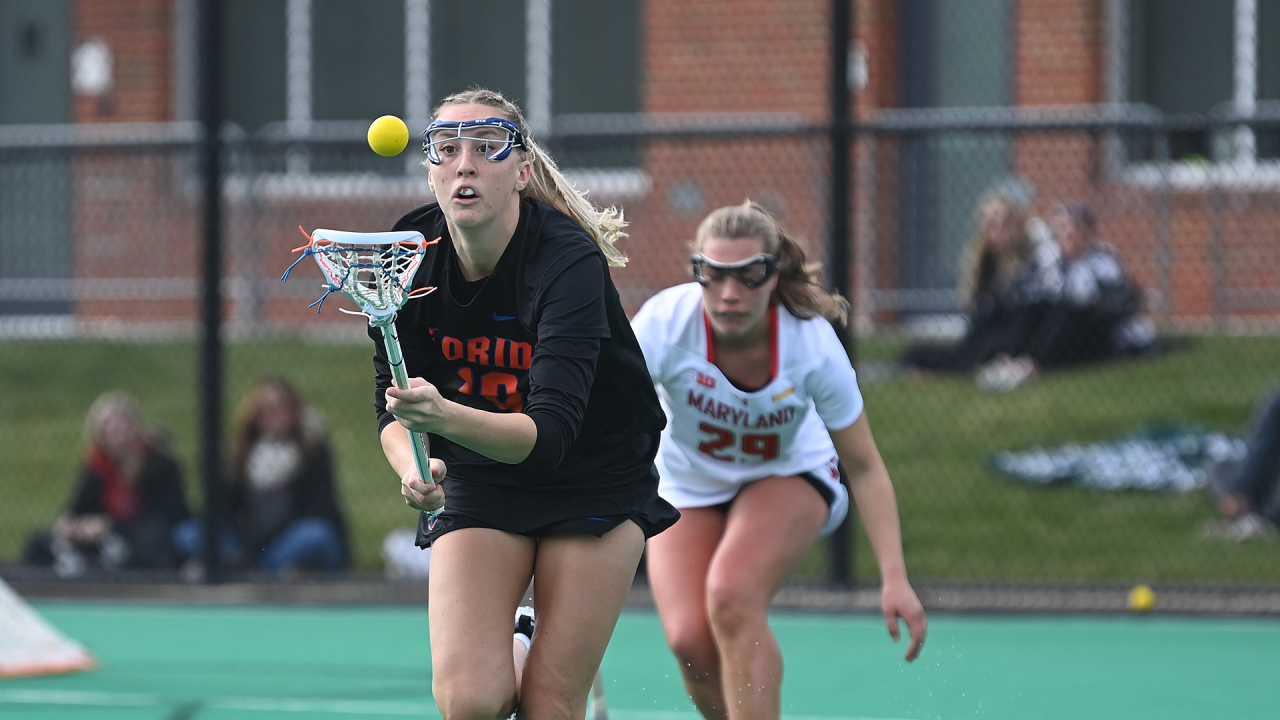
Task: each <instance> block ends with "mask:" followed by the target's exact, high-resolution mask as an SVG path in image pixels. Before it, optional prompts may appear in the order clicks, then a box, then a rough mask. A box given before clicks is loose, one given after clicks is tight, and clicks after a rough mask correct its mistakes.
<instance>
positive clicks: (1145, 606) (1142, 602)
mask: <svg viewBox="0 0 1280 720" xmlns="http://www.w3.org/2000/svg"><path fill="white" fill-rule="evenodd" d="M1155 606H1156V593H1155V591H1154V590H1152V589H1151V588H1149V587H1147V586H1146V585H1134V586H1133V589H1132V590H1130V591H1129V609H1130V610H1132V611H1134V612H1147V611H1148V610H1150V609H1151V608H1153V607H1155Z"/></svg>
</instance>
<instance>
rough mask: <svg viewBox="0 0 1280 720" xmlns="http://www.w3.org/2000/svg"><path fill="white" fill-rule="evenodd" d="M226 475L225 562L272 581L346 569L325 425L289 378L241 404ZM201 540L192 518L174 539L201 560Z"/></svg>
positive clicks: (266, 381) (273, 380) (260, 384)
mask: <svg viewBox="0 0 1280 720" xmlns="http://www.w3.org/2000/svg"><path fill="white" fill-rule="evenodd" d="M228 475H229V477H228V479H227V495H226V508H227V518H228V520H229V521H230V522H229V527H228V528H227V529H226V532H224V533H222V539H221V543H220V546H221V551H222V553H223V557H224V559H225V561H227V562H228V563H229V564H239V565H242V566H244V567H250V568H260V569H262V570H265V571H267V573H268V574H270V575H272V576H278V575H280V574H281V573H286V572H289V571H291V570H294V569H314V570H341V569H343V568H345V567H346V566H347V563H348V561H349V559H350V551H349V548H348V545H347V529H346V520H345V518H344V517H343V512H342V508H341V504H340V502H339V499H338V492H337V486H336V483H335V482H334V472H333V457H332V452H331V451H330V449H329V442H328V438H327V436H326V433H325V429H324V424H323V422H322V421H321V419H320V415H319V413H318V412H317V411H316V410H315V409H313V408H311V407H308V406H307V405H306V404H305V403H304V402H303V401H302V398H301V397H300V395H299V394H298V391H297V389H296V388H294V386H293V384H292V383H290V382H289V381H288V380H286V379H284V378H282V377H277V376H266V377H263V378H261V379H259V380H258V381H257V382H256V383H255V384H254V386H253V387H252V388H251V389H250V390H249V392H248V393H247V394H246V395H245V397H244V399H243V400H242V401H241V403H240V407H239V409H238V410H237V413H236V422H235V430H234V433H233V438H232V460H231V464H230V471H229V473H228ZM203 538H204V532H203V527H202V525H200V524H199V523H198V522H196V521H194V520H193V521H190V522H187V523H183V524H182V525H181V526H180V527H179V528H178V530H177V531H176V533H175V540H176V542H177V544H178V545H179V547H180V548H181V549H182V551H183V553H184V554H185V555H187V556H189V557H199V556H200V554H201V550H202V543H203Z"/></svg>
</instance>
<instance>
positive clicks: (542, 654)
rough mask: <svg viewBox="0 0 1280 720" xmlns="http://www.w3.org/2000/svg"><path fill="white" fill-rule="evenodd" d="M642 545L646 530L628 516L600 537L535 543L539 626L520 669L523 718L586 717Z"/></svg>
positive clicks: (524, 719)
mask: <svg viewBox="0 0 1280 720" xmlns="http://www.w3.org/2000/svg"><path fill="white" fill-rule="evenodd" d="M643 550H644V533H643V532H641V530H640V528H639V527H638V526H637V525H636V524H635V523H633V522H631V521H630V520H628V521H627V522H624V523H622V524H621V525H619V526H618V527H616V528H614V529H613V530H611V531H610V532H608V533H606V534H605V536H604V537H601V538H596V537H592V536H590V535H560V536H555V537H549V538H544V539H542V540H540V541H539V542H538V551H537V558H536V561H535V568H534V574H535V576H536V578H537V579H536V580H535V581H534V586H533V596H534V604H535V606H536V607H537V609H538V624H537V629H536V630H535V635H536V638H535V640H534V642H533V645H532V647H530V649H529V656H528V658H527V659H526V661H525V666H524V677H523V683H522V686H521V693H520V717H521V718H522V719H523V720H543V718H547V719H551V718H557V719H559V718H581V717H583V716H584V715H585V714H586V711H587V696H588V695H589V694H590V692H591V681H592V680H594V679H595V675H596V671H597V670H599V669H600V661H601V660H602V659H603V658H604V651H605V648H606V647H607V646H608V645H609V638H611V637H612V636H613V629H614V627H615V626H617V624H618V615H619V614H621V612H622V604H623V603H624V602H625V601H626V599H627V592H628V590H630V589H631V581H632V580H633V579H634V578H635V573H636V566H637V565H639V564H640V554H641V552H642V551H643ZM523 590H524V587H523V586H522V587H521V589H520V591H521V592H523ZM512 609H513V610H514V607H513V608H512Z"/></svg>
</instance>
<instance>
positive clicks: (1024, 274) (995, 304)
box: [901, 181, 1058, 373]
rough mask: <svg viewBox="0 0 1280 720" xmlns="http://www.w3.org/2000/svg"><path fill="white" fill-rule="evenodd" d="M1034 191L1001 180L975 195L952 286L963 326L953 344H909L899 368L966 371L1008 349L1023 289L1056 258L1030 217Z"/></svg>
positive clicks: (1043, 228) (1046, 232)
mask: <svg viewBox="0 0 1280 720" xmlns="http://www.w3.org/2000/svg"><path fill="white" fill-rule="evenodd" d="M1033 192H1034V190H1033V189H1031V188H1030V186H1029V184H1027V183H1026V182H1024V181H1006V182H1003V183H1001V184H999V185H997V186H995V187H993V188H991V189H989V190H987V191H986V192H985V193H983V195H982V197H981V198H979V199H978V202H977V204H976V206H975V208H974V213H973V222H972V233H971V234H970V237H969V242H968V243H967V244H966V245H965V248H964V251H963V252H962V254H961V256H960V273H959V279H958V284H957V288H958V292H959V293H960V296H961V297H962V299H963V302H964V303H965V310H966V312H967V313H968V321H969V325H968V330H967V331H966V332H965V335H964V337H963V338H962V339H961V340H960V342H959V343H957V344H956V345H954V346H950V347H946V346H938V345H933V344H923V345H915V346H912V347H910V348H908V349H907V350H906V352H905V353H903V356H902V360H901V362H902V364H903V365H904V366H907V367H913V368H918V369H921V370H936V371H940V372H957V373H967V372H972V371H974V370H976V369H977V368H978V367H979V366H980V365H982V364H983V363H985V362H988V361H990V360H991V359H992V358H994V357H996V355H998V354H1000V353H1007V352H1008V351H1009V350H1010V349H1011V345H1010V340H1009V335H1010V332H1011V331H1012V330H1014V329H1016V327H1017V325H1018V320H1019V317H1020V314H1021V312H1022V311H1023V308H1024V306H1025V304H1026V303H1027V301H1028V300H1029V299H1031V298H1029V297H1028V293H1027V292H1026V291H1025V288H1026V287H1027V286H1029V285H1036V284H1039V283H1040V280H1039V279H1038V278H1039V277H1040V275H1041V274H1043V273H1044V272H1045V271H1046V269H1047V268H1050V267H1052V265H1053V264H1054V263H1055V262H1056V260H1057V256H1058V250H1057V247H1056V246H1055V245H1054V243H1053V240H1052V238H1051V237H1050V236H1049V230H1048V228H1047V226H1046V225H1045V223H1044V221H1043V220H1041V219H1039V218H1034V217H1031V215H1030V203H1031V197H1030V196H1031V194H1032V193H1033Z"/></svg>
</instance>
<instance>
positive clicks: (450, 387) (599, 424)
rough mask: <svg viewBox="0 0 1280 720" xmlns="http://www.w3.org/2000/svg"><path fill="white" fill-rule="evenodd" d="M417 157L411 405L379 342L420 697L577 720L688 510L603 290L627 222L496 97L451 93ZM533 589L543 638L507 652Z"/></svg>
mask: <svg viewBox="0 0 1280 720" xmlns="http://www.w3.org/2000/svg"><path fill="white" fill-rule="evenodd" d="M423 146H424V147H423V149H424V151H425V152H426V155H427V169H428V172H429V176H428V177H429V181H430V183H431V187H432V189H433V191H434V192H435V195H436V198H437V201H438V202H436V203H432V204H429V205H426V206H423V207H420V208H418V209H416V210H414V211H413V212H410V213H409V214H408V215H405V216H404V217H403V218H401V219H400V221H399V222H397V223H396V225H395V227H394V230H416V231H419V232H421V233H422V234H423V236H425V237H426V238H427V240H428V241H431V240H432V239H433V238H439V241H438V242H435V243H434V244H430V245H429V246H428V247H427V248H426V255H425V257H424V258H423V262H422V266H421V268H420V269H419V270H418V272H417V274H416V276H415V277H414V279H413V287H414V288H415V289H417V288H426V287H434V288H436V289H435V291H434V292H431V293H429V294H427V295H425V296H422V297H420V298H417V299H413V300H410V301H409V302H408V303H407V304H405V305H404V307H403V308H402V309H401V311H400V313H399V315H398V317H397V320H396V326H397V329H398V331H399V336H400V343H401V346H402V348H403V353H404V361H405V364H406V370H407V371H408V374H409V376H410V377H411V378H412V379H411V382H410V388H409V389H407V390H400V389H397V388H395V387H394V386H393V385H392V381H391V379H392V375H391V370H390V367H389V366H388V364H387V360H386V353H385V350H384V349H383V345H382V342H381V338H380V336H378V335H377V331H371V334H374V335H375V340H376V342H375V348H376V350H375V360H374V362H375V366H376V368H377V391H376V394H375V397H376V400H375V403H376V405H377V408H378V414H379V428H380V433H381V438H382V446H383V449H384V451H385V452H386V455H387V459H388V461H389V462H390V463H391V466H392V468H394V470H395V471H396V472H397V473H398V474H399V475H400V477H401V478H402V481H401V494H402V495H403V496H404V498H405V502H406V503H408V504H409V506H411V507H413V508H416V509H418V510H421V511H423V512H422V513H421V515H420V518H419V523H418V544H419V545H421V546H423V547H427V546H430V547H431V549H432V554H431V584H430V591H429V592H430V597H429V608H428V611H429V613H430V626H431V653H432V672H433V679H432V692H433V695H434V696H435V699H436V703H437V704H438V705H439V707H440V710H441V713H442V714H443V715H444V717H494V718H497V717H503V718H505V717H506V716H507V715H508V714H509V713H511V712H513V711H515V710H516V709H517V707H518V708H519V710H520V712H521V715H522V717H525V718H540V717H582V716H583V714H584V713H585V711H586V704H587V696H588V692H589V690H590V687H591V683H592V679H593V678H594V676H595V673H596V671H597V669H598V667H599V665H600V661H601V659H602V658H603V656H604V651H605V647H606V645H607V644H608V642H609V638H610V636H611V635H612V633H613V629H614V626H615V624H616V623H617V620H618V616H619V614H620V613H621V610H622V604H623V601H624V600H625V598H626V595H627V591H628V589H629V588H630V587H631V582H632V579H633V577H634V574H635V570H636V566H637V564H638V563H639V560H640V555H641V552H642V550H643V548H644V542H645V539H646V538H648V537H650V536H652V535H654V534H656V533H658V532H660V531H662V530H664V529H666V528H667V527H669V526H670V525H671V524H673V523H674V522H675V521H676V519H677V518H678V516H679V513H678V512H677V511H676V510H675V509H674V508H673V507H672V506H671V505H670V504H668V503H667V502H666V501H664V500H662V499H661V498H660V497H659V496H658V493H657V487H658V478H657V474H656V472H655V470H654V465H653V459H654V455H655V453H656V452H657V448H658V436H659V433H660V431H661V430H662V427H663V425H664V423H665V419H664V417H663V413H662V409H661V406H660V405H659V403H658V398H657V395H656V393H655V391H654V388H653V382H652V381H651V380H650V378H649V373H648V370H647V369H646V366H645V361H644V357H643V355H642V354H641V351H640V346H639V344H638V343H637V341H636V338H635V335H634V334H633V333H632V331H631V326H630V324H629V323H628V321H627V317H626V314H625V313H624V311H623V308H622V304H621V302H620V300H619V298H618V292H617V289H616V288H615V287H614V285H613V282H612V280H611V279H610V277H609V266H610V265H615V266H618V265H622V264H623V263H625V262H626V258H625V257H623V256H622V254H621V253H620V252H619V251H618V250H617V249H615V248H614V246H613V244H614V241H615V240H616V239H617V238H618V237H620V236H621V235H622V232H621V230H622V227H623V226H624V224H625V223H624V222H623V221H622V217H621V215H620V213H618V212H617V211H616V210H613V209H610V210H607V211H600V210H597V209H596V208H594V207H593V206H592V205H591V204H590V203H589V202H587V201H586V199H585V198H584V197H583V196H582V195H581V194H580V193H578V192H577V191H576V190H574V188H573V187H572V185H570V184H569V183H568V181H567V180H566V179H565V178H564V176H563V175H562V174H561V173H560V172H559V170H557V169H556V166H555V163H554V162H553V161H552V160H551V158H550V157H548V156H547V155H546V154H545V153H544V151H542V150H541V149H540V148H539V147H538V146H537V145H536V144H535V143H534V142H533V140H532V138H531V137H530V136H529V130H528V126H527V124H526V122H525V120H524V118H523V117H522V115H521V113H520V110H519V108H517V107H516V106H515V105H514V104H513V103H511V102H510V101H508V100H506V99H505V98H503V97H502V96H501V95H500V94H498V93H496V92H492V91H489V90H479V89H473V90H468V91H465V92H462V93H458V94H455V95H452V96H450V97H448V98H446V99H445V100H444V101H443V102H442V103H441V104H440V106H439V107H438V108H437V109H436V111H435V114H434V115H433V117H432V123H431V124H430V125H429V126H428V127H427V130H426V132H425V133H424V134H423ZM405 428H409V429H412V430H416V431H418V432H421V433H423V434H424V437H425V438H426V439H427V440H428V441H429V450H430V453H431V455H432V459H431V472H432V475H433V476H434V477H435V478H436V479H438V480H439V484H434V483H430V482H424V480H423V479H422V478H420V477H418V475H417V471H416V470H415V468H414V461H413V453H412V450H411V447H410V445H409V440H408V434H407V433H406V432H405ZM446 466H447V469H448V470H447V474H446V472H445V468H446ZM441 509H442V511H441V512H439V514H437V511H440V510H441ZM531 579H533V580H534V603H535V605H536V607H537V610H538V614H537V626H536V627H537V629H536V631H534V632H532V633H531V632H530V631H529V629H528V627H527V622H526V623H525V629H524V631H523V632H521V633H517V634H516V636H515V640H514V641H513V640H512V636H511V627H512V626H511V619H512V616H513V613H514V612H515V611H516V609H517V606H518V605H519V603H520V601H521V599H522V597H523V596H524V593H525V591H526V589H527V588H528V585H529V582H530V580H531ZM530 634H533V638H532V643H531V644H530V638H529V637H528V636H529V635H530ZM509 643H510V645H509Z"/></svg>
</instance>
